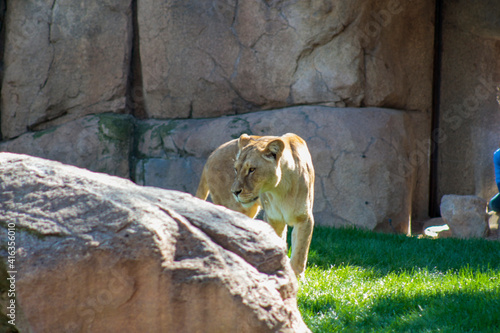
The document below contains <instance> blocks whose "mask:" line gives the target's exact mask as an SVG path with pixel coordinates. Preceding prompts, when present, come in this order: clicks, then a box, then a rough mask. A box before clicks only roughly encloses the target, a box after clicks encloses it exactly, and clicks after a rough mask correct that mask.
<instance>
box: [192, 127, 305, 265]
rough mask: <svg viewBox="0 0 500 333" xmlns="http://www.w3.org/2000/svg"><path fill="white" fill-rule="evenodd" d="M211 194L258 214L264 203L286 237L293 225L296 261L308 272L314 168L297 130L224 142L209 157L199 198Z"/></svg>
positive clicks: (217, 201) (214, 198) (272, 221)
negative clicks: (306, 268) (283, 133)
mask: <svg viewBox="0 0 500 333" xmlns="http://www.w3.org/2000/svg"><path fill="white" fill-rule="evenodd" d="M233 168H234V172H235V173H236V176H233V177H231V176H229V175H230V174H233V171H232V170H231V169H233ZM233 180H234V181H233ZM231 183H232V186H231ZM209 192H210V195H211V196H212V201H213V202H214V203H215V204H218V205H223V206H225V207H227V208H230V209H233V210H236V211H239V212H242V213H244V214H246V215H247V216H249V217H252V218H253V217H255V215H257V213H258V211H259V209H260V206H261V205H262V206H263V208H264V212H265V219H266V221H267V222H269V224H270V225H271V226H272V227H273V228H274V230H275V231H276V233H277V234H278V236H280V237H282V238H283V239H286V227H287V225H290V226H293V232H292V244H291V245H292V256H291V258H290V260H291V264H292V268H293V270H294V272H295V274H296V275H302V273H303V272H304V270H305V267H306V263H307V255H308V252H309V245H310V244H311V237H312V233H313V227H314V217H313V214H312V211H313V201H314V168H313V164H312V160H311V155H310V154H309V150H308V148H307V144H306V142H305V141H304V140H302V139H301V138H300V137H299V136H297V135H295V134H291V133H288V134H285V135H283V136H281V137H276V136H249V135H247V134H243V135H241V136H240V138H239V139H237V140H232V141H229V142H227V143H225V144H223V145H222V146H220V147H219V148H217V149H216V150H215V151H214V152H213V153H212V154H211V155H210V157H209V158H208V161H207V163H206V165H205V167H204V169H203V173H202V177H201V181H200V184H199V186H198V191H197V192H196V196H197V197H199V198H201V199H204V200H205V199H206V198H207V196H208V193H209ZM231 192H232V194H231Z"/></svg>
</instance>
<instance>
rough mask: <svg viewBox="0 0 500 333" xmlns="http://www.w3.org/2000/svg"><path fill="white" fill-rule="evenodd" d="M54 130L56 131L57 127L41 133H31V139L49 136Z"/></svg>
mask: <svg viewBox="0 0 500 333" xmlns="http://www.w3.org/2000/svg"><path fill="white" fill-rule="evenodd" d="M56 129H57V126H55V127H52V128H49V129H46V130H43V131H37V132H35V133H33V139H35V140H37V139H39V138H41V137H42V136H44V135H46V134H50V133H53V132H55V130H56Z"/></svg>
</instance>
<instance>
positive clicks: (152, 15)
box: [137, 0, 434, 118]
mask: <svg viewBox="0 0 500 333" xmlns="http://www.w3.org/2000/svg"><path fill="white" fill-rule="evenodd" d="M433 8H434V4H433V2H432V1H429V0H426V1H419V2H411V3H410V2H407V1H399V0H383V1H361V0H356V1H327V2H325V1H322V0H313V1H309V2H307V3H304V2H302V1H253V0H250V1H236V0H230V1H214V2H200V1H198V0H189V1H182V2H176V1H163V2H162V3H160V4H159V3H158V2H157V1H153V0H144V1H139V3H138V13H137V17H138V28H139V32H140V54H141V66H142V67H141V68H142V76H143V86H144V90H143V92H144V96H143V97H144V104H145V109H146V111H147V113H148V115H149V116H150V117H152V118H165V117H174V118H188V117H190V116H191V117H195V118H198V117H207V116H208V117H213V116H220V115H227V114H234V113H242V112H248V111H251V110H255V109H271V108H277V107H284V106H291V105H296V104H299V105H303V104H319V103H323V104H325V103H326V104H328V105H331V106H362V105H369V106H382V107H393V108H399V109H408V110H428V109H429V108H430V93H431V86H430V83H431V78H432V52H431V51H432V48H429V47H428V45H432V43H433V25H432V18H433V11H434V9H433Z"/></svg>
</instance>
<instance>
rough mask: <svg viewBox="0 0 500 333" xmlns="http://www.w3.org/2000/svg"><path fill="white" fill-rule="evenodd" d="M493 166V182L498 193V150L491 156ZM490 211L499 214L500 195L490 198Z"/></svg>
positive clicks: (499, 171)
mask: <svg viewBox="0 0 500 333" xmlns="http://www.w3.org/2000/svg"><path fill="white" fill-rule="evenodd" d="M493 164H494V165H495V180H496V182H497V187H498V191H499V192H500V149H497V151H495V153H494V154H493ZM490 209H491V210H493V211H495V212H497V213H500V193H498V194H497V195H495V196H494V197H493V198H491V200H490Z"/></svg>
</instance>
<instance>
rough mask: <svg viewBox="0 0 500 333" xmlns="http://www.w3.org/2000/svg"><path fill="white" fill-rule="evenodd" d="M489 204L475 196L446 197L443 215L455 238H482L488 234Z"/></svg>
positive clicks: (443, 203) (442, 203) (442, 201)
mask: <svg viewBox="0 0 500 333" xmlns="http://www.w3.org/2000/svg"><path fill="white" fill-rule="evenodd" d="M486 205H487V202H486V200H484V199H483V198H480V197H477V196H473V195H451V194H450V195H445V196H443V199H442V200H441V215H442V217H443V220H444V222H445V223H446V224H448V226H449V227H450V230H451V232H452V234H453V236H455V237H459V238H471V237H474V238H480V237H485V236H486V235H487V233H488V230H489V227H488V217H489V216H488V214H487V213H486Z"/></svg>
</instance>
